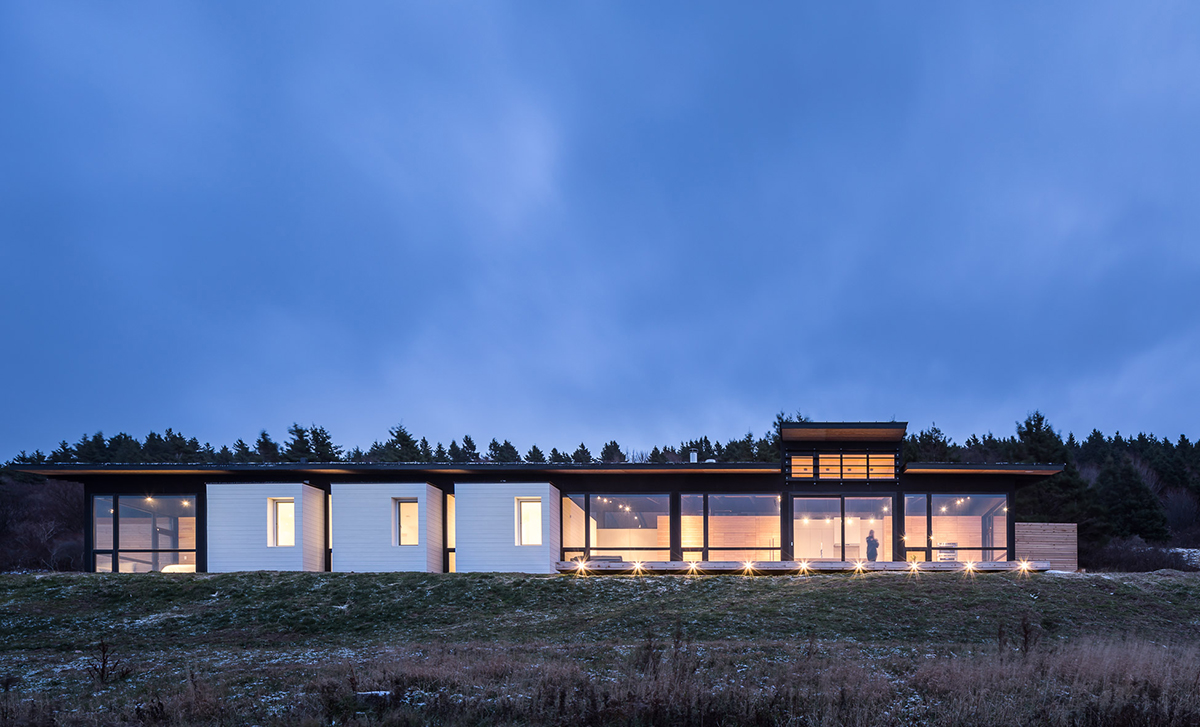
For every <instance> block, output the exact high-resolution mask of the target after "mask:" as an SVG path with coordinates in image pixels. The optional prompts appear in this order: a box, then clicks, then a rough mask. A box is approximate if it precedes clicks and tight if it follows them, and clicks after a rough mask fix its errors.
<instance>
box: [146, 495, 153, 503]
mask: <svg viewBox="0 0 1200 727" xmlns="http://www.w3.org/2000/svg"><path fill="white" fill-rule="evenodd" d="M146 502H154V498H153V497H150V496H149V495H146Z"/></svg>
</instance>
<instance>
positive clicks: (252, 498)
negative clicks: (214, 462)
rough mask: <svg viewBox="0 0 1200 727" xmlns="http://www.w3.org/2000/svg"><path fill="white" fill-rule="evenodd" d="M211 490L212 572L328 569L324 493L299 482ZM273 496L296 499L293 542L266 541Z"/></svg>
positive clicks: (211, 486)
mask: <svg viewBox="0 0 1200 727" xmlns="http://www.w3.org/2000/svg"><path fill="white" fill-rule="evenodd" d="M206 490H207V499H208V530H207V535H208V570H209V572H210V573H227V572H230V571H242V570H289V571H298V570H324V569H325V553H324V549H325V493H323V492H321V491H320V490H318V489H317V488H315V487H309V486H308V485H304V484H300V483H295V482H276V483H253V484H236V483H235V484H224V483H222V484H209V485H207V486H206ZM273 497H284V498H286V497H290V498H292V499H293V500H294V501H295V503H296V544H295V545H294V546H290V547H271V546H268V545H267V530H268V523H269V519H268V514H267V501H268V499H269V498H273ZM318 554H319V558H318V557H317V555H318Z"/></svg>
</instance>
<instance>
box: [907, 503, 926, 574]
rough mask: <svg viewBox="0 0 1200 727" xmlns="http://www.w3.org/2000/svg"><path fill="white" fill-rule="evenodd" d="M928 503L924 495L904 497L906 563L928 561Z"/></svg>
mask: <svg viewBox="0 0 1200 727" xmlns="http://www.w3.org/2000/svg"><path fill="white" fill-rule="evenodd" d="M928 505H929V502H928V499H927V496H926V495H905V496H904V547H905V552H906V557H905V559H906V560H908V561H925V560H928V559H929V556H928V554H927V551H926V548H928V547H929V517H928V513H927V512H926V508H927V507H928Z"/></svg>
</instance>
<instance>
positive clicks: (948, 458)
mask: <svg viewBox="0 0 1200 727" xmlns="http://www.w3.org/2000/svg"><path fill="white" fill-rule="evenodd" d="M959 459H960V455H959V447H958V445H956V444H955V443H954V442H953V441H951V439H950V438H949V437H947V436H946V434H945V433H944V432H943V431H942V430H941V429H938V426H937V424H936V423H935V424H932V425H931V426H930V427H929V428H928V429H923V430H921V432H920V433H919V434H910V435H908V437H907V438H906V439H905V440H904V455H903V463H904V464H908V463H909V462H957V461H958V460H959Z"/></svg>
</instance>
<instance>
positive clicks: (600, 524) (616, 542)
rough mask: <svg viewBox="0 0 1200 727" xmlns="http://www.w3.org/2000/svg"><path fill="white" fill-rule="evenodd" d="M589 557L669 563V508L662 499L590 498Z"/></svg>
mask: <svg viewBox="0 0 1200 727" xmlns="http://www.w3.org/2000/svg"><path fill="white" fill-rule="evenodd" d="M589 500H590V501H589V503H588V506H589V508H590V517H591V520H590V522H589V523H588V527H589V528H590V530H591V544H592V550H591V555H592V556H604V557H608V558H620V559H622V560H625V561H630V562H636V561H647V560H670V558H671V550H670V548H671V505H670V498H669V497H668V496H667V495H665V494H663V495H591V496H590V497H589Z"/></svg>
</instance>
